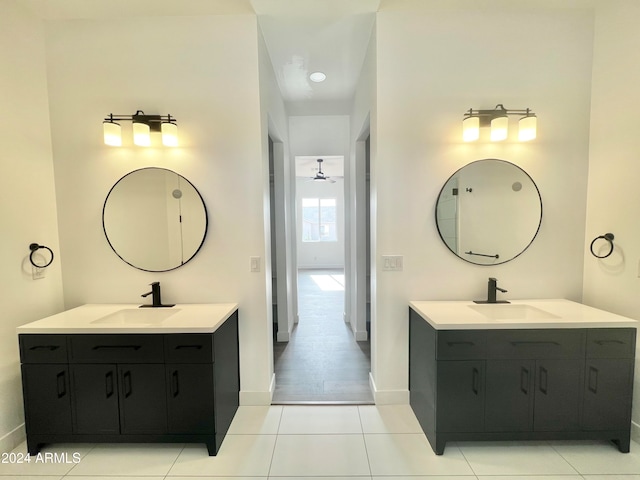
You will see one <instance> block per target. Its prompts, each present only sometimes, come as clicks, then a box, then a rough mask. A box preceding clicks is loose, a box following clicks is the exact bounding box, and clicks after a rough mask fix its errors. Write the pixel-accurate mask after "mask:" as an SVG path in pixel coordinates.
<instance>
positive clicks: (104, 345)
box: [17, 304, 240, 455]
mask: <svg viewBox="0 0 640 480" xmlns="http://www.w3.org/2000/svg"><path fill="white" fill-rule="evenodd" d="M17 331H18V335H19V343H20V359H21V363H22V385H23V394H24V406H25V425H26V432H27V447H28V450H29V453H30V454H32V455H34V454H36V453H37V452H38V451H39V449H40V447H41V446H42V445H43V444H45V443H58V442H67V443H75V442H110V443H115V442H180V443H182V442H185V443H186V442H193V443H205V444H206V445H207V449H208V451H209V455H215V454H216V453H217V452H218V450H219V448H220V445H221V444H222V441H223V439H224V437H225V434H226V432H227V430H228V428H229V425H230V424H231V421H232V419H233V417H234V415H235V412H236V410H237V408H238V397H239V390H240V381H239V365H238V310H237V305H235V304H208V305H207V304H201V305H196V304H193V305H176V306H174V307H171V308H144V309H139V308H137V306H135V305H84V306H81V307H78V308H74V309H72V310H68V311H66V312H62V313H59V314H57V315H53V316H51V317H47V318H45V319H42V320H39V321H36V322H33V323H30V324H27V325H23V326H21V327H18V329H17Z"/></svg>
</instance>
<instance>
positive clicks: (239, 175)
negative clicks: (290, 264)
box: [47, 14, 273, 404]
mask: <svg viewBox="0 0 640 480" xmlns="http://www.w3.org/2000/svg"><path fill="white" fill-rule="evenodd" d="M165 37H167V38H165ZM47 67H48V70H47V73H48V80H49V99H50V106H51V125H52V138H53V153H54V164H55V178H56V193H57V202H58V208H59V228H60V233H61V234H60V242H61V249H62V254H63V256H64V262H65V263H64V265H65V270H64V277H63V278H64V285H65V307H67V308H70V307H74V306H77V305H80V304H83V303H100V302H104V303H112V302H123V303H133V304H136V303H138V302H141V300H142V299H141V298H140V294H142V293H144V292H146V291H147V289H148V287H147V285H148V284H149V283H151V282H152V281H160V282H161V284H162V293H163V300H164V301H166V302H168V303H207V302H237V303H238V304H239V306H240V307H239V308H240V364H241V365H240V366H241V390H242V392H241V402H243V403H245V404H247V403H269V401H270V395H269V388H270V385H271V383H272V376H273V372H272V370H273V367H272V366H273V362H272V361H271V358H272V342H271V309H270V305H271V278H270V273H271V272H270V265H269V263H268V261H266V259H268V255H269V253H268V252H269V250H268V248H269V243H268V238H269V237H268V235H265V233H266V232H267V233H268V222H266V220H267V219H268V205H269V203H268V165H267V164H266V160H267V157H266V154H265V152H266V149H265V145H266V141H267V140H266V138H267V137H266V131H265V130H264V125H265V121H266V115H263V114H262V110H261V103H260V98H259V96H260V90H259V62H258V30H257V24H256V18H255V16H254V15H250V14H249V15H220V16H200V17H147V18H145V17H141V18H121V19H106V20H74V21H52V22H50V23H49V24H47ZM137 109H141V110H144V111H145V113H147V114H165V115H166V114H167V113H171V115H173V116H175V117H176V118H177V120H178V125H179V129H180V131H179V136H180V147H178V148H173V149H170V148H162V147H151V148H139V147H138V148H136V147H133V146H132V145H131V139H130V138H129V137H128V136H127V135H123V137H124V139H123V143H124V145H125V146H123V147H121V148H113V147H107V146H105V145H103V143H102V138H101V137H102V132H101V131H102V126H101V123H102V119H103V118H104V117H105V116H106V115H108V114H109V113H114V114H132V113H134V112H135V111H136V110H137ZM129 129H130V124H128V123H124V124H123V132H129V131H130V130H129ZM158 140H159V139H158V138H154V139H153V141H154V142H156V145H157V142H158ZM146 166H161V167H165V168H169V169H171V170H174V171H176V172H177V173H179V174H181V175H183V176H184V177H186V178H187V179H189V180H190V181H191V182H192V183H193V184H194V185H195V186H196V188H198V190H199V191H200V193H201V194H202V197H203V199H204V201H205V204H206V206H207V209H208V213H209V231H208V234H207V238H206V240H205V242H204V245H203V247H202V249H201V250H200V252H199V253H198V255H197V256H196V257H195V258H194V259H193V260H192V261H191V262H189V263H187V264H186V265H184V266H183V267H181V268H179V269H177V270H174V271H170V272H165V273H148V272H143V271H139V270H137V269H134V268H132V267H130V266H129V265H127V264H125V263H124V262H122V261H121V260H120V259H119V258H118V257H117V256H116V255H115V254H114V253H113V252H112V251H111V249H110V248H109V246H108V244H107V242H106V240H105V238H104V234H103V232H102V225H101V211H102V204H103V202H104V198H105V196H106V194H107V192H108V191H109V188H110V187H111V185H113V183H115V182H116V181H117V180H118V179H119V178H120V177H121V176H122V175H124V174H125V173H127V172H129V171H131V170H134V169H137V168H141V167H146ZM265 199H266V201H265ZM250 256H259V257H261V258H262V266H263V268H262V271H261V272H260V273H251V272H250V261H249V257H250Z"/></svg>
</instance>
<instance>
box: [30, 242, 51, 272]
mask: <svg viewBox="0 0 640 480" xmlns="http://www.w3.org/2000/svg"><path fill="white" fill-rule="evenodd" d="M41 248H43V249H45V250H49V254H51V259H50V260H49V262H48V263H47V264H46V265H38V264H37V263H36V262H34V261H33V254H34V253H36V252H37V251H38V250H40V249H41ZM29 250H31V253H30V254H29V261H30V262H31V265H33V266H34V267H36V268H45V267H48V266H49V265H51V263H52V262H53V251H52V250H51V249H50V248H49V247H45V246H44V245H38V244H37V243H32V244H30V245H29Z"/></svg>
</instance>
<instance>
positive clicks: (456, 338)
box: [436, 330, 486, 360]
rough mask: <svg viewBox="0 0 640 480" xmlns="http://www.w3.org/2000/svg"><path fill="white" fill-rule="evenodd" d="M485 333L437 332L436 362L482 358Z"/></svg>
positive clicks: (467, 331)
mask: <svg viewBox="0 0 640 480" xmlns="http://www.w3.org/2000/svg"><path fill="white" fill-rule="evenodd" d="M485 339H486V332H484V331H478V330H441V331H439V332H438V341H437V342H438V343H437V347H436V348H437V351H436V358H437V359H438V360H467V359H474V358H484V355H485V343H486V340H485Z"/></svg>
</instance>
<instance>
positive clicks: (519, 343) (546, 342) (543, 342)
mask: <svg viewBox="0 0 640 480" xmlns="http://www.w3.org/2000/svg"><path fill="white" fill-rule="evenodd" d="M509 343H510V344H511V345H513V346H514V347H520V346H522V345H558V346H559V345H560V344H559V343H558V342H554V341H552V340H522V341H516V342H509Z"/></svg>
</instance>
